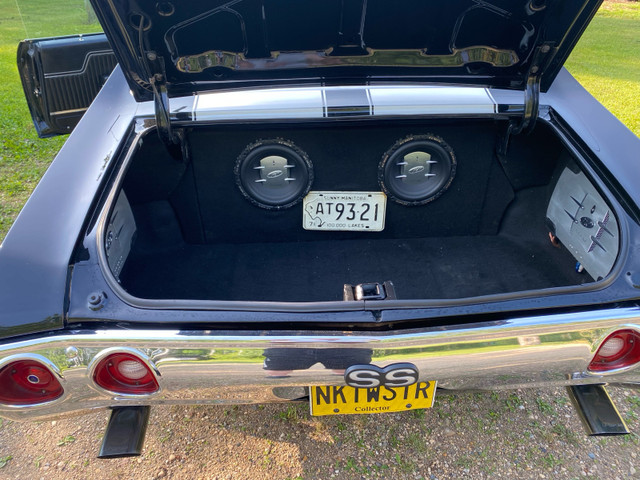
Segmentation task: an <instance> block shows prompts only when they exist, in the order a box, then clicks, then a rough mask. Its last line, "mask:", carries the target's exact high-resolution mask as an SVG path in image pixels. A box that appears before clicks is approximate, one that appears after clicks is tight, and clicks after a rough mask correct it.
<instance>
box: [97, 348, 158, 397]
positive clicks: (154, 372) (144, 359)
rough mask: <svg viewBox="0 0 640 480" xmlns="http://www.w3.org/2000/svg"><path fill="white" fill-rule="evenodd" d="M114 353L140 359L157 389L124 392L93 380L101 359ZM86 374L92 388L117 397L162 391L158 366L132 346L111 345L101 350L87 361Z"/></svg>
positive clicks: (144, 395) (139, 395) (147, 394)
mask: <svg viewBox="0 0 640 480" xmlns="http://www.w3.org/2000/svg"><path fill="white" fill-rule="evenodd" d="M115 354H127V355H132V356H134V357H136V358H137V359H138V360H140V361H141V362H142V363H143V364H144V365H145V366H146V367H147V368H148V369H149V371H150V372H151V375H152V376H153V377H154V380H155V382H156V384H157V385H158V389H157V390H156V391H154V392H148V393H124V392H118V391H115V390H110V389H107V388H104V387H103V386H101V385H99V384H98V383H97V382H96V380H95V374H96V369H97V368H98V366H99V365H100V363H101V362H102V360H104V359H106V358H107V357H109V356H111V355H115ZM87 375H88V379H89V383H90V385H91V387H92V388H93V389H94V390H96V391H98V392H100V393H108V394H110V395H113V396H115V397H118V398H149V397H153V396H155V395H158V394H159V393H160V392H162V381H161V378H162V376H161V374H160V371H159V370H158V368H157V367H156V365H155V364H154V363H153V361H152V360H151V359H150V358H149V356H148V355H146V354H144V353H142V352H141V351H140V350H136V349H134V348H127V347H111V348H107V349H104V350H102V351H101V352H99V353H98V354H97V355H96V356H95V357H94V358H93V360H91V362H90V363H89V365H88V367H87Z"/></svg>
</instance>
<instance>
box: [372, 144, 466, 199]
mask: <svg viewBox="0 0 640 480" xmlns="http://www.w3.org/2000/svg"><path fill="white" fill-rule="evenodd" d="M455 173H456V157H455V155H454V153H453V150H452V149H451V147H450V146H449V145H447V143H446V142H445V141H444V140H442V139H441V138H440V137H437V136H435V135H429V134H427V135H412V136H409V137H407V138H404V139H402V140H399V141H398V142H396V143H395V145H393V146H392V147H391V148H390V149H389V150H387V152H386V153H385V154H384V155H383V157H382V161H381V162H380V166H379V169H378V181H379V182H380V186H381V188H382V190H383V191H384V192H385V193H386V194H387V196H388V197H389V198H390V199H391V200H393V201H394V202H396V203H399V204H401V205H407V206H413V205H424V204H426V203H429V202H431V201H433V200H435V199H436V198H438V197H439V196H440V195H442V194H443V193H444V192H445V190H446V189H447V188H449V185H451V182H452V181H453V177H454V176H455Z"/></svg>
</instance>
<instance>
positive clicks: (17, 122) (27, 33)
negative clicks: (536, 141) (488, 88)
mask: <svg viewBox="0 0 640 480" xmlns="http://www.w3.org/2000/svg"><path fill="white" fill-rule="evenodd" d="M52 7H55V8H52ZM99 29H100V27H99V25H97V24H95V23H92V24H90V23H88V15H87V12H86V11H85V7H84V0H57V1H54V2H52V1H51V0H18V2H17V3H16V1H15V0H6V1H0V79H1V80H2V81H1V82H0V105H1V107H0V108H1V110H0V241H1V240H2V239H3V238H4V236H5V235H6V233H7V231H8V230H9V227H10V225H11V223H12V222H13V220H14V219H15V217H16V216H17V214H18V212H19V211H20V209H21V208H22V205H23V204H24V202H25V201H26V200H27V198H28V197H29V195H30V193H31V191H32V190H33V188H34V187H35V185H36V184H37V182H38V181H39V179H40V177H41V176H42V174H43V173H44V171H45V170H46V168H47V166H48V165H49V163H50V162H51V160H52V159H53V157H54V155H55V154H56V152H57V151H58V150H59V149H60V147H61V146H62V144H63V142H64V140H65V137H57V138H52V139H45V140H42V139H39V138H38V137H37V135H36V133H35V129H34V127H33V125H32V124H31V118H30V116H29V111H28V108H27V105H26V102H25V100H24V95H23V93H22V87H21V85H20V79H19V77H18V72H17V68H16V48H17V45H18V42H19V41H20V40H22V39H24V38H35V37H47V36H57V35H66V34H73V33H90V32H95V31H99ZM639 31H640V2H626V3H605V4H604V5H603V7H602V8H601V10H600V12H598V14H597V15H596V17H595V19H594V20H593V22H592V24H591V25H590V26H589V28H588V29H587V31H586V32H585V35H584V37H583V39H582V40H581V41H580V43H579V44H578V46H577V47H576V49H575V51H574V52H573V54H572V55H571V57H570V58H569V60H568V62H567V67H568V68H569V70H570V71H571V73H572V74H573V75H574V76H575V77H576V78H577V79H578V80H579V81H580V82H581V83H582V84H583V85H584V86H585V87H586V88H587V90H589V91H590V92H591V93H592V94H594V96H595V97H596V98H597V99H598V100H599V101H600V102H602V103H603V104H604V105H605V106H606V107H607V108H608V109H610V110H611V111H612V112H613V113H614V114H615V115H616V116H617V117H618V118H620V119H621V120H622V121H623V122H624V123H625V124H626V125H627V126H628V127H629V128H630V129H631V130H633V131H634V132H635V133H636V135H640V101H639V100H638V99H639V98H640V35H638V32H639Z"/></svg>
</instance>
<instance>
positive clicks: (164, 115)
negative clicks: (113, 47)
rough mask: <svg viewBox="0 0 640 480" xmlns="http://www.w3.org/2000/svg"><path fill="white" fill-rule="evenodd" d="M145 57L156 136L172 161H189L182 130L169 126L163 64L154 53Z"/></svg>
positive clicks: (169, 112)
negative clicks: (149, 74) (151, 89)
mask: <svg viewBox="0 0 640 480" xmlns="http://www.w3.org/2000/svg"><path fill="white" fill-rule="evenodd" d="M146 57H147V60H148V65H149V70H150V73H151V77H150V78H149V83H150V85H151V88H153V102H154V105H155V111H156V127H157V129H158V135H159V136H160V140H162V143H164V145H165V146H166V147H167V150H168V151H169V153H170V154H171V156H172V157H173V158H174V159H176V160H178V161H180V162H187V161H188V159H189V151H188V148H187V141H186V139H185V135H184V130H182V129H173V128H172V126H171V110H170V108H169V94H168V92H167V80H166V79H167V76H166V74H165V71H164V65H163V62H162V60H161V59H159V58H158V56H157V55H156V54H155V53H154V52H147V55H146ZM154 72H155V73H154Z"/></svg>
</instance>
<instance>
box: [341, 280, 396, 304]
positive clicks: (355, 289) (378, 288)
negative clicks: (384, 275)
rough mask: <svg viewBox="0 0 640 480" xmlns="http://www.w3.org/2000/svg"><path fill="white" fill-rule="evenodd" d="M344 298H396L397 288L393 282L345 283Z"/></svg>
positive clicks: (358, 299) (349, 299)
mask: <svg viewBox="0 0 640 480" xmlns="http://www.w3.org/2000/svg"><path fill="white" fill-rule="evenodd" d="M343 298H344V300H345V301H354V300H355V301H360V300H395V299H396V290H395V288H394V286H393V283H392V282H384V283H379V282H373V283H360V284H358V285H348V284H345V285H344V295H343Z"/></svg>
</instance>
